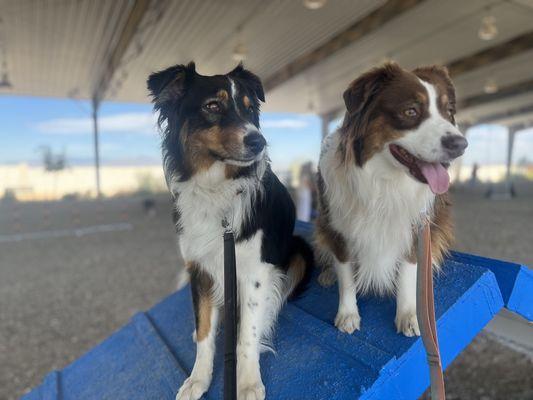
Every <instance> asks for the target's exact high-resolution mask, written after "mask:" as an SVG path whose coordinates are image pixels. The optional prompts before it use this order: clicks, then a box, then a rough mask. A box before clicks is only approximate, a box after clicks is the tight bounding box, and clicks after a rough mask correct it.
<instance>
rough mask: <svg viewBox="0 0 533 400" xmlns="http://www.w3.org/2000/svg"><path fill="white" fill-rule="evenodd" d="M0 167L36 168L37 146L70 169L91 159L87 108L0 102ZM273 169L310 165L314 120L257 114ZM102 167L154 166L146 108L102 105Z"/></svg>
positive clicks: (315, 148)
mask: <svg viewBox="0 0 533 400" xmlns="http://www.w3.org/2000/svg"><path fill="white" fill-rule="evenodd" d="M0 121H2V122H1V124H0V138H1V143H2V146H0V164H7V163H9V164H11V163H19V162H29V163H33V164H36V163H40V159H41V151H40V150H39V149H40V147H41V146H44V145H46V146H50V147H51V148H52V149H53V151H54V152H62V151H65V152H66V154H67V162H68V163H69V164H70V165H77V164H88V163H92V160H93V138H92V120H91V114H90V105H89V103H88V102H81V101H74V100H70V99H50V98H38V97H5V96H4V97H0ZM262 127H263V133H264V135H265V136H266V138H267V141H268V142H269V146H270V149H269V152H270V156H271V158H272V161H273V164H274V167H275V168H277V169H285V168H287V167H288V166H289V165H290V163H291V162H292V161H293V160H295V159H298V160H313V161H316V159H317V157H318V154H319V149H320V121H319V119H318V118H317V117H316V116H313V115H309V114H305V115H303V114H282V113H263V115H262ZM100 132H101V134H100V149H101V159H102V163H103V164H159V162H160V150H159V136H158V134H157V131H156V129H155V119H154V116H153V114H152V111H151V107H150V105H149V104H131V103H114V102H106V103H104V104H103V105H102V107H101V110H100Z"/></svg>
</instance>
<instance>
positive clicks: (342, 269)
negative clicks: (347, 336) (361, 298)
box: [335, 260, 361, 333]
mask: <svg viewBox="0 0 533 400" xmlns="http://www.w3.org/2000/svg"><path fill="white" fill-rule="evenodd" d="M335 272H336V273H337V280H338V283H339V310H338V311H337V316H336V317H335V326H336V327H337V328H338V329H339V330H340V331H341V332H346V333H353V332H354V331H355V330H357V329H359V327H360V324H361V318H360V317H359V309H358V308H357V297H356V285H355V279H354V271H353V267H352V264H351V263H350V262H339V261H337V260H335Z"/></svg>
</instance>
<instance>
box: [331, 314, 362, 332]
mask: <svg viewBox="0 0 533 400" xmlns="http://www.w3.org/2000/svg"><path fill="white" fill-rule="evenodd" d="M360 325H361V317H360V316H359V312H358V311H357V310H356V311H355V312H349V313H346V312H340V311H339V312H338V313H337V316H336V317H335V326H336V327H337V328H338V329H339V331H341V332H344V333H354V331H356V330H359V327H360Z"/></svg>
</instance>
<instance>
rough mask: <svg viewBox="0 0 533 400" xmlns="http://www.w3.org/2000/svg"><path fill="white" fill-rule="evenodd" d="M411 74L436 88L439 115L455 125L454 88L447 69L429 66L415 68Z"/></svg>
mask: <svg viewBox="0 0 533 400" xmlns="http://www.w3.org/2000/svg"><path fill="white" fill-rule="evenodd" d="M413 73H414V74H415V75H416V76H418V77H419V78H420V79H422V80H424V81H426V82H429V83H431V84H433V85H434V86H435V87H436V90H437V96H438V99H439V102H438V107H439V112H440V114H441V115H442V116H443V117H444V118H446V119H448V120H449V121H451V122H452V123H455V119H454V114H455V103H456V99H455V88H454V86H453V82H452V80H451V78H450V75H449V73H448V69H447V68H446V67H442V66H439V65H430V66H427V67H420V68H416V69H415V70H414V71H413Z"/></svg>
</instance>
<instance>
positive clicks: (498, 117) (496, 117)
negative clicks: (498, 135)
mask: <svg viewBox="0 0 533 400" xmlns="http://www.w3.org/2000/svg"><path fill="white" fill-rule="evenodd" d="M521 116H523V117H524V119H531V120H533V104H530V105H527V106H524V107H520V108H516V109H513V110H509V111H505V112H502V113H498V114H490V115H488V116H486V117H481V118H479V119H478V120H477V121H476V123H477V124H482V123H483V124H486V123H489V122H498V121H502V120H506V119H509V118H519V117H521ZM528 116H529V117H528ZM526 117H527V118H526Z"/></svg>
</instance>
